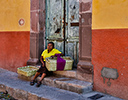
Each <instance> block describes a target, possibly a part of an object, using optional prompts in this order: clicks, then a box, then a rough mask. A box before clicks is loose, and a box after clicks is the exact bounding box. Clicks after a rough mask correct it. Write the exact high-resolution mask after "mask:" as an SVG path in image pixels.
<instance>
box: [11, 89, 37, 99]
mask: <svg viewBox="0 0 128 100" xmlns="http://www.w3.org/2000/svg"><path fill="white" fill-rule="evenodd" d="M27 94H28V93H27V91H24V90H21V89H14V94H13V97H14V98H15V99H18V100H27V97H28V95H27ZM29 100H34V99H29ZM35 100H36V99H35Z"/></svg>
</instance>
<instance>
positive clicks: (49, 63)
mask: <svg viewBox="0 0 128 100" xmlns="http://www.w3.org/2000/svg"><path fill="white" fill-rule="evenodd" d="M61 58H63V59H64V60H66V64H65V68H64V70H72V65H73V60H72V58H71V57H69V56H63V57H61ZM46 67H47V69H48V70H49V71H56V70H57V57H54V58H51V57H50V58H49V57H48V58H46Z"/></svg>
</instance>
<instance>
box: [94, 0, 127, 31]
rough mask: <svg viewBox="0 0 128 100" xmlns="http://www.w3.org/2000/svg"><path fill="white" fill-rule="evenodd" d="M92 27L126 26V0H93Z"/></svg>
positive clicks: (112, 27) (111, 27)
mask: <svg viewBox="0 0 128 100" xmlns="http://www.w3.org/2000/svg"><path fill="white" fill-rule="evenodd" d="M92 7H93V10H92V12H93V13H92V29H115V28H116V29H119V28H128V0H93V6H92Z"/></svg>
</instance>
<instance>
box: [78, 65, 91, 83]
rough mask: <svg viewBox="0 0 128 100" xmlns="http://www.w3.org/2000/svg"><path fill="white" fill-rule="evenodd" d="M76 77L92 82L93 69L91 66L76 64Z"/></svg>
mask: <svg viewBox="0 0 128 100" xmlns="http://www.w3.org/2000/svg"><path fill="white" fill-rule="evenodd" d="M77 79H79V80H83V81H87V82H93V70H92V66H87V65H80V64H79V65H78V66H77Z"/></svg>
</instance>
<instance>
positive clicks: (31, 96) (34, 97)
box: [28, 93, 39, 100]
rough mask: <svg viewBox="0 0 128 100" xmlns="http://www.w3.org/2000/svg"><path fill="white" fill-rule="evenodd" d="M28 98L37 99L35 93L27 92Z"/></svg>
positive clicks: (30, 99) (29, 99)
mask: <svg viewBox="0 0 128 100" xmlns="http://www.w3.org/2000/svg"><path fill="white" fill-rule="evenodd" d="M28 100H39V97H37V95H36V94H32V93H28Z"/></svg>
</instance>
